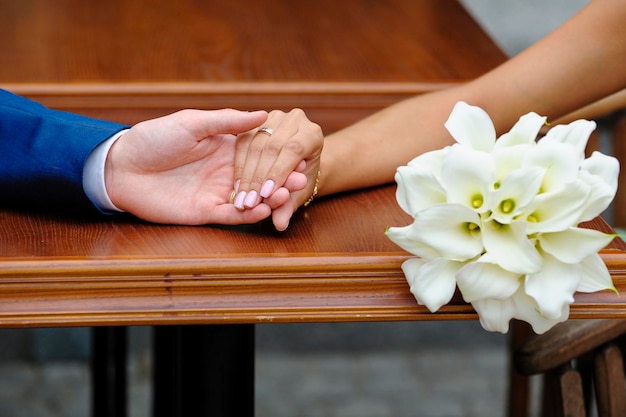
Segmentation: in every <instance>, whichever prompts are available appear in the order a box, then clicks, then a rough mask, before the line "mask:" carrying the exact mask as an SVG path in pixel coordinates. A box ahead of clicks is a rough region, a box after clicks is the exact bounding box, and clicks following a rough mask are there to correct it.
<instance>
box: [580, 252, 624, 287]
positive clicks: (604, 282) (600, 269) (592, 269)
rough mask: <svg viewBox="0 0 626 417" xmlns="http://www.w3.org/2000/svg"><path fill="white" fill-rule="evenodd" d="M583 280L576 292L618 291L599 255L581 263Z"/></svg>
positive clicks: (589, 257) (591, 256)
mask: <svg viewBox="0 0 626 417" xmlns="http://www.w3.org/2000/svg"><path fill="white" fill-rule="evenodd" d="M580 266H581V267H582V274H583V276H582V279H581V280H580V284H579V285H578V288H577V289H576V291H580V292H596V291H603V290H611V291H617V290H616V289H615V286H614V285H613V279H612V278H611V274H610V273H609V270H608V269H607V267H606V264H605V263H604V261H603V260H602V258H601V257H600V255H599V254H597V253H594V254H593V255H590V256H588V257H587V258H585V259H584V260H583V261H582V262H581V263H580Z"/></svg>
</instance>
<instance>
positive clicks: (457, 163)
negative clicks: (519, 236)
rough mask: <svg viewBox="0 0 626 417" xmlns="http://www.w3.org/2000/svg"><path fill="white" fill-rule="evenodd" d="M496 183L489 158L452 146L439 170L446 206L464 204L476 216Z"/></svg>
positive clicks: (489, 156)
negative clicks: (447, 203) (475, 212)
mask: <svg viewBox="0 0 626 417" xmlns="http://www.w3.org/2000/svg"><path fill="white" fill-rule="evenodd" d="M494 182H495V164H494V161H493V158H492V157H491V155H490V154H488V153H485V152H481V151H475V150H473V149H468V148H464V147H463V146H460V145H455V146H452V148H451V150H450V152H449V153H448V155H447V156H446V158H445V159H444V161H443V165H442V167H441V185H442V186H443V188H444V189H445V190H446V194H447V198H448V202H449V203H457V204H463V205H464V206H466V207H470V208H472V209H474V210H476V211H478V212H483V211H485V210H487V209H488V208H487V206H486V205H485V204H484V203H485V200H486V199H487V194H488V193H489V192H490V190H491V188H492V186H493V183H494Z"/></svg>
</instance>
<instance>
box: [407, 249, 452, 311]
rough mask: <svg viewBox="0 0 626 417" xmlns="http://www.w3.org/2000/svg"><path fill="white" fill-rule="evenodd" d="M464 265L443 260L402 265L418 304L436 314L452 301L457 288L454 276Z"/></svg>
mask: <svg viewBox="0 0 626 417" xmlns="http://www.w3.org/2000/svg"><path fill="white" fill-rule="evenodd" d="M462 265H463V264H462V263H460V262H454V261H449V260H447V259H443V258H439V259H435V260H432V261H426V260H423V259H409V260H406V261H404V262H403V263H402V270H403V271H404V275H405V276H406V279H407V282H408V283H409V286H410V289H411V293H412V294H413V296H414V297H415V299H416V300H417V302H418V303H419V304H422V305H425V306H426V307H427V308H428V310H430V311H431V312H433V313H434V312H435V311H437V310H439V308H441V306H443V305H444V304H447V303H449V302H450V300H451V299H452V296H453V295H454V290H455V288H456V280H455V279H454V275H455V274H456V272H457V271H458V269H459V268H460V267H461V266H462Z"/></svg>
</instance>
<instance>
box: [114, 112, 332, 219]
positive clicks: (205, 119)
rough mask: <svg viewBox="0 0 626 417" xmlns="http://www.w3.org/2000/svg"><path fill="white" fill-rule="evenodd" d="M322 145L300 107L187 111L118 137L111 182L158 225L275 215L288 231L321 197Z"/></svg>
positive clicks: (117, 199) (118, 201) (127, 205)
mask: <svg viewBox="0 0 626 417" xmlns="http://www.w3.org/2000/svg"><path fill="white" fill-rule="evenodd" d="M260 127H267V128H269V129H271V130H270V132H272V133H271V134H266V133H260V132H259V131H258V129H259V128H260ZM322 145H323V135H322V131H321V129H320V127H319V126H318V125H316V124H314V123H312V122H310V121H309V120H308V118H307V117H306V116H305V114H304V112H302V111H301V110H298V109H296V110H292V111H291V112H289V113H284V112H281V111H272V112H271V113H269V114H268V113H267V112H265V111H255V112H243V111H238V110H233V109H221V110H210V111H205V110H182V111H179V112H176V113H173V114H170V115H168V116H164V117H161V118H157V119H153V120H147V121H144V122H141V123H138V124H136V125H135V126H133V127H132V128H131V129H130V130H128V131H127V132H126V133H125V134H124V135H123V136H122V137H121V138H120V139H118V140H117V141H116V142H115V143H114V144H113V146H112V147H111V150H110V152H109V154H108V156H107V159H106V164H105V184H106V189H107V192H108V194H109V198H110V199H111V201H112V202H113V203H114V204H115V205H116V206H117V207H118V208H120V209H122V210H124V211H127V212H129V213H131V214H133V215H135V216H137V217H139V218H142V219H144V220H147V221H150V222H155V223H167V224H187V225H199V224H224V225H235V224H246V223H256V222H258V221H260V220H263V219H265V218H267V217H269V216H272V221H273V223H274V226H275V227H276V229H278V230H285V229H286V228H287V226H288V225H289V221H290V219H291V216H292V214H293V213H294V211H295V210H296V209H297V208H298V207H299V206H300V205H301V204H302V203H303V202H304V201H305V200H306V199H307V198H308V196H310V195H311V193H312V192H313V187H314V183H315V178H316V176H317V173H318V170H319V162H320V154H321V151H322ZM231 196H233V197H234V198H232V199H231Z"/></svg>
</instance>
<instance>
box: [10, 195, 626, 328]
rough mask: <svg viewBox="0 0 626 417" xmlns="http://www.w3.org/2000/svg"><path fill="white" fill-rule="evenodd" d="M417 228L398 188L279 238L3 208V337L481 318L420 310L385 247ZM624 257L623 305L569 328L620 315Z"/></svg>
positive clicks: (307, 212)
mask: <svg viewBox="0 0 626 417" xmlns="http://www.w3.org/2000/svg"><path fill="white" fill-rule="evenodd" d="M409 220H410V218H409V217H408V216H407V215H406V214H405V213H404V212H402V210H401V209H400V208H399V207H398V206H397V203H396V201H395V187H394V186H393V185H390V186H385V187H380V188H375V189H372V190H367V191H363V192H354V193H348V194H345V195H341V196H337V197H333V198H326V199H320V200H319V201H316V202H315V204H313V205H311V206H309V207H308V208H304V209H300V210H299V211H298V212H296V214H295V218H294V219H293V220H292V223H291V226H290V227H289V229H288V230H287V231H285V232H277V231H274V230H273V228H272V226H271V223H270V222H269V221H268V222H262V223H259V224H256V225H249V226H237V227H218V226H202V227H186V226H167V225H155V224H149V223H144V222H141V221H139V220H136V219H134V218H132V217H130V216H129V217H118V218H113V219H102V218H79V217H69V216H67V215H60V214H59V215H55V214H52V213H34V212H24V211H17V210H15V211H11V210H9V209H4V210H1V211H0V327H47V326H110V325H115V326H118V325H125V326H130V325H171V324H239V323H280V322H319V321H325V322H331V321H391V320H458V319H475V318H476V316H475V313H474V311H473V310H472V308H471V307H470V306H469V305H467V304H465V303H464V302H463V301H462V300H461V299H460V298H458V297H457V298H455V299H453V300H452V302H451V303H450V305H447V306H444V307H442V308H441V310H440V311H439V312H438V313H436V314H432V313H430V312H428V310H427V309H426V308H425V307H423V306H418V305H417V304H416V303H415V300H414V298H413V296H412V295H411V294H410V293H409V290H408V287H407V284H406V281H405V278H404V275H403V273H402V271H401V269H400V265H401V263H402V262H403V261H404V260H405V259H407V257H408V256H409V255H408V254H407V253H405V252H404V251H402V250H401V249H400V248H398V247H397V246H396V245H395V244H393V243H392V242H391V241H390V240H389V239H387V238H386V237H385V235H384V231H385V229H386V227H388V226H400V225H405V224H408V222H409ZM591 227H596V228H600V229H603V228H605V227H606V226H605V224H604V223H603V222H601V220H600V219H598V220H597V221H596V222H593V223H592V224H591ZM604 230H610V229H604ZM621 249H624V245H623V242H622V241H621V240H619V239H616V240H615V241H614V243H613V244H612V246H611V247H610V248H607V249H606V250H604V251H603V252H602V256H603V259H604V260H605V262H606V263H607V265H608V266H609V269H610V271H611V273H612V275H613V277H614V280H615V285H616V288H617V290H618V292H619V294H617V295H616V294H614V293H613V292H609V291H606V292H600V293H593V294H579V295H578V296H577V300H576V303H575V304H574V305H573V306H572V312H571V314H572V317H574V318H590V317H626V305H625V304H624V302H625V300H626V275H625V274H626V272H625V267H626V257H625V256H624V253H622V252H621Z"/></svg>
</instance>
